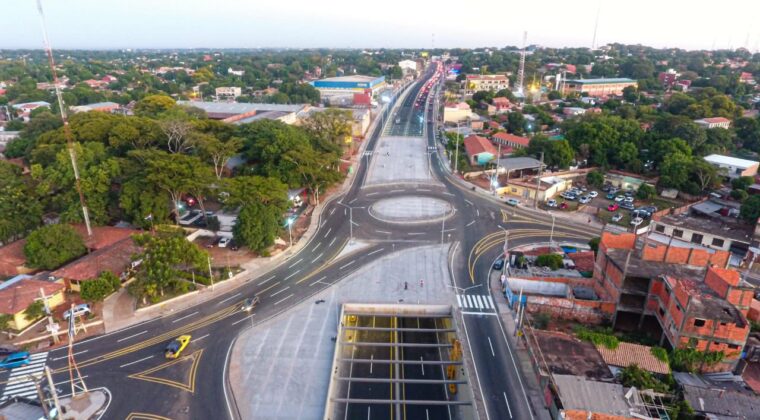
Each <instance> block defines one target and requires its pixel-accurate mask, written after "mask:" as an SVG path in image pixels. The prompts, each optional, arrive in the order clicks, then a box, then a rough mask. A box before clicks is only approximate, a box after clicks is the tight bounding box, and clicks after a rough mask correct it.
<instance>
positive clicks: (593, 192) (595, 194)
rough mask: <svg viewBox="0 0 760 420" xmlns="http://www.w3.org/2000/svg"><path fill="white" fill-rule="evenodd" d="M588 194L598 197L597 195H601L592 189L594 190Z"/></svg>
mask: <svg viewBox="0 0 760 420" xmlns="http://www.w3.org/2000/svg"><path fill="white" fill-rule="evenodd" d="M588 196H589V197H591V198H596V197H598V196H599V193H598V192H596V191H593V190H592V191H589V192H588Z"/></svg>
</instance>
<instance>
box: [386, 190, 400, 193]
mask: <svg viewBox="0 0 760 420" xmlns="http://www.w3.org/2000/svg"><path fill="white" fill-rule="evenodd" d="M388 192H390V193H397V192H404V190H390V191H388Z"/></svg>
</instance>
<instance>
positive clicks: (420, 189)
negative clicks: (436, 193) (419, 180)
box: [417, 188, 430, 192]
mask: <svg viewBox="0 0 760 420" xmlns="http://www.w3.org/2000/svg"><path fill="white" fill-rule="evenodd" d="M417 191H420V192H430V190H427V189H423V188H418V189H417Z"/></svg>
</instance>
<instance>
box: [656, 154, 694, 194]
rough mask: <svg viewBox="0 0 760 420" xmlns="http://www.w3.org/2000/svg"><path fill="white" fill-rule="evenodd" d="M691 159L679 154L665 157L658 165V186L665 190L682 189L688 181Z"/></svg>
mask: <svg viewBox="0 0 760 420" xmlns="http://www.w3.org/2000/svg"><path fill="white" fill-rule="evenodd" d="M691 165H692V157H691V156H688V155H685V154H683V153H680V152H674V153H671V154H669V155H667V156H665V159H664V160H663V161H662V165H660V181H659V182H660V184H661V185H662V186H663V187H665V188H682V187H683V186H684V185H685V184H686V182H687V181H688V180H689V168H691Z"/></svg>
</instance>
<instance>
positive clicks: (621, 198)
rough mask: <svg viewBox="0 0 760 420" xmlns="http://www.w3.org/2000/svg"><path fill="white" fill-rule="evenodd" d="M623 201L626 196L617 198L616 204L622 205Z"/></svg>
mask: <svg viewBox="0 0 760 420" xmlns="http://www.w3.org/2000/svg"><path fill="white" fill-rule="evenodd" d="M623 201H625V196H624V195H619V196H617V197H615V202H616V203H622V202H623Z"/></svg>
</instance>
